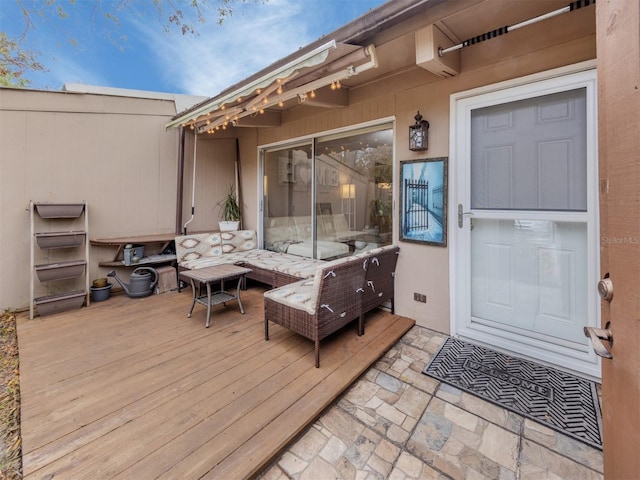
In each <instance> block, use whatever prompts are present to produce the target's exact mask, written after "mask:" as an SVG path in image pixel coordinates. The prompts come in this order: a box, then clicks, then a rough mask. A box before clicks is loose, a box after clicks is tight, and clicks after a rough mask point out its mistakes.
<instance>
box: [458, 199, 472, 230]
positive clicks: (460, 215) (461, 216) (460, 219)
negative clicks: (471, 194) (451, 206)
mask: <svg viewBox="0 0 640 480" xmlns="http://www.w3.org/2000/svg"><path fill="white" fill-rule="evenodd" d="M465 215H468V216H471V215H473V213H472V212H464V211H463V208H462V204H461V203H459V204H458V228H462V225H463V222H464V216H465Z"/></svg>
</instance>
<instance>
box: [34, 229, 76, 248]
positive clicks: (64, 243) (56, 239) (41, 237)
mask: <svg viewBox="0 0 640 480" xmlns="http://www.w3.org/2000/svg"><path fill="white" fill-rule="evenodd" d="M86 236H87V234H86V232H83V231H77V232H49V233H36V240H37V241H38V246H39V247H40V248H44V249H51V248H73V247H79V246H80V245H82V242H84V239H85V238H86Z"/></svg>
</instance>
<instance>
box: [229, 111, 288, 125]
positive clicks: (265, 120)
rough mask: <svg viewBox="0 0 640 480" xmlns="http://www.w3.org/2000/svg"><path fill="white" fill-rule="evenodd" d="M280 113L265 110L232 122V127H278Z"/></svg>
mask: <svg viewBox="0 0 640 480" xmlns="http://www.w3.org/2000/svg"><path fill="white" fill-rule="evenodd" d="M280 117H281V114H280V112H274V111H271V110H265V112H264V113H257V114H255V115H247V116H246V117H240V118H239V119H238V120H235V121H234V122H233V126H234V127H279V126H280V124H281V123H282V121H281V118H280Z"/></svg>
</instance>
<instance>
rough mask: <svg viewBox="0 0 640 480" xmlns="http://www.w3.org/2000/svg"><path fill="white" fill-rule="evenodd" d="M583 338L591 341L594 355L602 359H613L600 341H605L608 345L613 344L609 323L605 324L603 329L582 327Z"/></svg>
mask: <svg viewBox="0 0 640 480" xmlns="http://www.w3.org/2000/svg"><path fill="white" fill-rule="evenodd" d="M584 336H585V337H589V339H590V340H591V343H592V347H593V351H594V352H596V355H599V356H600V357H602V358H613V356H612V355H611V352H610V351H609V349H608V348H607V346H606V345H605V344H604V343H602V340H606V341H607V342H610V343H611V342H613V335H611V330H610V329H609V322H607V325H606V327H605V328H597V327H584Z"/></svg>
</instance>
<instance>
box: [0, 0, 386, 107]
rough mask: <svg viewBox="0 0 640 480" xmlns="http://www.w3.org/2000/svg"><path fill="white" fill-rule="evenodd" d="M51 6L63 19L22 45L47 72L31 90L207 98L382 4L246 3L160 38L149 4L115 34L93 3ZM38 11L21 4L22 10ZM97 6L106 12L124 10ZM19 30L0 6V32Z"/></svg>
mask: <svg viewBox="0 0 640 480" xmlns="http://www.w3.org/2000/svg"><path fill="white" fill-rule="evenodd" d="M162 1H163V2H164V1H166V0H162ZM176 1H177V0H174V3H175V2H176ZM214 1H215V0H214ZM57 2H58V3H59V4H60V5H61V6H63V7H64V8H65V10H66V11H67V13H69V17H68V18H65V19H60V18H57V16H56V15H51V16H48V17H47V18H45V19H40V18H38V17H37V16H33V17H32V19H33V23H34V25H33V28H31V29H29V31H28V33H27V37H26V38H27V43H26V44H25V45H26V46H27V48H29V49H31V50H34V51H37V52H39V53H40V54H41V56H40V57H39V59H40V61H41V63H43V64H45V66H46V67H47V68H48V71H47V72H45V73H30V74H28V75H27V78H28V79H30V80H31V84H30V85H29V87H30V88H43V89H53V90H59V89H61V88H62V86H63V84H65V83H86V84H90V85H100V86H109V87H119V88H131V89H140V90H153V91H159V92H170V93H188V94H194V95H204V96H214V95H216V94H217V93H219V92H220V91H221V90H223V89H225V88H226V87H228V86H230V85H233V84H234V83H236V82H238V81H240V80H242V79H244V78H246V77H248V76H249V75H251V74H253V73H255V72H256V71H258V70H260V69H261V68H263V67H265V66H267V65H269V64H271V63H272V62H274V61H276V60H278V59H280V58H282V57H284V56H286V55H288V54H290V53H292V52H295V51H296V50H297V49H298V48H300V47H304V46H305V45H307V44H309V43H311V42H312V41H314V40H316V39H318V38H320V37H322V36H323V35H326V34H328V33H330V32H332V31H333V30H335V29H337V28H339V27H341V26H343V25H344V24H346V23H349V22H350V21H352V20H355V19H356V18H358V17H359V16H360V15H362V14H364V13H366V12H368V11H369V10H371V9H372V8H375V7H377V6H379V5H382V4H383V3H385V0H268V1H267V2H266V3H261V2H260V3H253V2H249V3H247V4H245V5H240V6H236V7H234V8H235V10H234V14H233V15H232V17H230V18H227V19H226V20H225V21H224V22H223V24H222V25H218V23H217V17H215V16H213V14H212V15H210V16H211V18H210V19H208V20H207V22H206V23H205V24H201V25H199V26H198V29H199V32H198V33H199V35H198V36H190V35H187V36H183V35H181V34H180V33H179V32H171V33H165V32H164V31H163V21H162V20H161V19H159V15H158V12H157V10H156V9H155V7H153V4H152V0H132V1H131V2H130V3H129V7H128V8H127V9H126V10H120V11H118V13H117V14H118V18H119V21H120V26H119V27H108V26H107V25H108V24H107V22H105V20H104V19H103V17H102V15H101V14H100V13H97V12H96V11H95V6H96V2H95V0H76V4H75V5H71V2H70V1H69V0H57ZM44 3H45V2H44V1H43V0H39V1H38V0H22V4H23V5H24V6H25V7H26V8H28V9H29V8H33V6H34V5H39V6H40V7H41V6H42V5H43V4H44ZM102 3H103V4H106V5H107V6H109V7H110V6H113V5H118V4H121V3H123V2H122V1H121V0H102ZM98 4H99V3H98ZM184 11H185V12H188V11H192V10H191V9H189V8H188V7H184ZM24 29H25V22H24V20H23V17H22V14H21V13H20V8H19V4H18V1H17V0H0V30H1V31H3V32H6V33H7V34H8V35H10V36H16V35H19V34H21V33H22V32H23V31H24ZM74 42H75V43H76V44H75V45H74V44H73V43H74Z"/></svg>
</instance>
